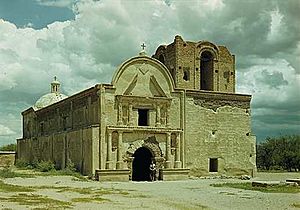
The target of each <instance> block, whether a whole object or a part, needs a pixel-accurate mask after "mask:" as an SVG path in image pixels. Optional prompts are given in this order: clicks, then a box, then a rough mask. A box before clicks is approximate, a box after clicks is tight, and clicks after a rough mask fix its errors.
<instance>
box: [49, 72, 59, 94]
mask: <svg viewBox="0 0 300 210" xmlns="http://www.w3.org/2000/svg"><path fill="white" fill-rule="evenodd" d="M51 93H56V94H59V93H60V83H59V81H58V80H57V77H56V76H55V77H54V80H53V81H52V82H51Z"/></svg>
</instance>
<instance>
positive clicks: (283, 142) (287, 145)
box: [256, 135, 300, 171]
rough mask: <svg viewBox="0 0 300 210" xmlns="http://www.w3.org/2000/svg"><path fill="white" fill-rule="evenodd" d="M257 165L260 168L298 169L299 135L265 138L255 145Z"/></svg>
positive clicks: (299, 158) (299, 161)
mask: <svg viewBox="0 0 300 210" xmlns="http://www.w3.org/2000/svg"><path fill="white" fill-rule="evenodd" d="M256 153H257V160H256V163H257V167H258V168H262V169H266V170H269V169H285V170H288V171H292V170H293V169H294V170H295V171H297V170H300V136H299V135H292V136H279V137H274V138H270V137H268V138H266V140H265V142H262V143H260V144H258V145H257V146H256Z"/></svg>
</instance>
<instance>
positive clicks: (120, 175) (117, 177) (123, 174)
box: [96, 169, 130, 181]
mask: <svg viewBox="0 0 300 210" xmlns="http://www.w3.org/2000/svg"><path fill="white" fill-rule="evenodd" d="M129 175H130V170H128V169H122V170H96V179H97V180H98V181H129Z"/></svg>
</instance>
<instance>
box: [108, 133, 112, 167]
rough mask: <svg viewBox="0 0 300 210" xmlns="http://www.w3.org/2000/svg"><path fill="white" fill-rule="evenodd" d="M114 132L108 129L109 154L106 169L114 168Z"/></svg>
mask: <svg viewBox="0 0 300 210" xmlns="http://www.w3.org/2000/svg"><path fill="white" fill-rule="evenodd" d="M111 140H112V132H111V131H108V138H107V154H106V169H113V165H112V151H111V150H112V148H111V147H112V141H111Z"/></svg>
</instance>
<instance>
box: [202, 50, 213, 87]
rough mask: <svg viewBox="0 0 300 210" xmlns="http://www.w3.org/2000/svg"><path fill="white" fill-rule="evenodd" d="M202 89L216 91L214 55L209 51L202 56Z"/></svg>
mask: <svg viewBox="0 0 300 210" xmlns="http://www.w3.org/2000/svg"><path fill="white" fill-rule="evenodd" d="M200 89H201V90H214V55H213V53H212V52H211V51H209V50H203V51H202V52H201V55H200Z"/></svg>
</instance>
